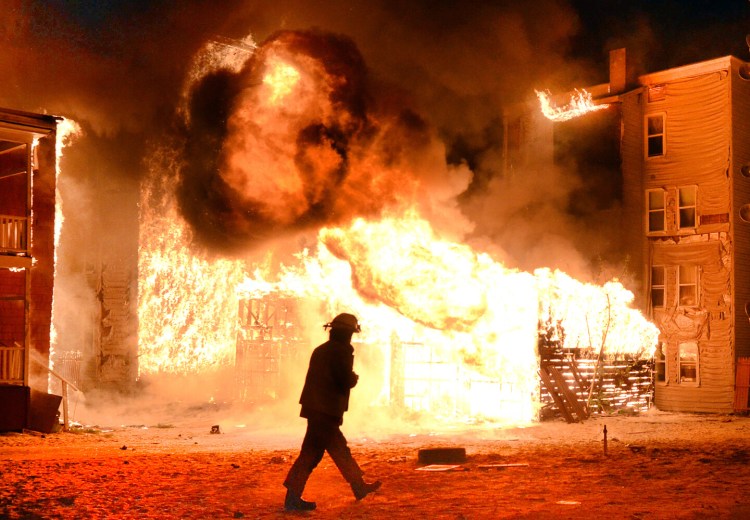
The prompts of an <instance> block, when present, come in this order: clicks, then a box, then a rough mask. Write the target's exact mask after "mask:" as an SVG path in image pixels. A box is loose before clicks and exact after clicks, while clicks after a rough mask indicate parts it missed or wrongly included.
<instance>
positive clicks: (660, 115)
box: [643, 112, 667, 160]
mask: <svg viewBox="0 0 750 520" xmlns="http://www.w3.org/2000/svg"><path fill="white" fill-rule="evenodd" d="M656 118H661V132H659V133H650V131H649V126H650V125H649V121H650V120H652V119H656ZM643 137H644V139H643V155H644V157H645V158H646V160H649V159H655V158H657V157H664V156H666V155H667V113H666V112H655V113H653V114H646V117H645V118H644V120H643ZM657 137H658V138H660V139H661V153H658V154H651V153H650V146H649V143H650V141H651V139H652V138H657Z"/></svg>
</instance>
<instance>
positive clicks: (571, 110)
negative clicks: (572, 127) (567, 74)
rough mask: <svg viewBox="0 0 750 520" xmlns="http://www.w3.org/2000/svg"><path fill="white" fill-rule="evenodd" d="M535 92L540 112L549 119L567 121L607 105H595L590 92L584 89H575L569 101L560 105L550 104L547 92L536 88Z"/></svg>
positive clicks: (550, 100)
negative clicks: (540, 107) (540, 108)
mask: <svg viewBox="0 0 750 520" xmlns="http://www.w3.org/2000/svg"><path fill="white" fill-rule="evenodd" d="M535 92H536V96H537V98H539V103H540V104H541V106H542V113H543V114H544V116H545V117H546V118H547V119H551V120H552V121H568V120H570V119H573V118H574V117H578V116H582V115H584V114H587V113H589V112H594V111H596V110H602V109H604V108H607V107H608V106H609V105H607V104H601V105H595V104H594V102H593V100H592V98H591V94H590V93H589V92H586V91H585V90H575V92H574V94H573V95H571V97H570V102H569V103H568V104H567V105H564V106H562V107H557V106H554V105H553V104H552V99H551V97H550V93H549V92H539V91H538V90H536V91H535Z"/></svg>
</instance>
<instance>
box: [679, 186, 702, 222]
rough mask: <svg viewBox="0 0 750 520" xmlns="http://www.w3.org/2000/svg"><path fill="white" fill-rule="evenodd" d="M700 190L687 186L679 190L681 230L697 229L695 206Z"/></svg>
mask: <svg viewBox="0 0 750 520" xmlns="http://www.w3.org/2000/svg"><path fill="white" fill-rule="evenodd" d="M697 191H698V188H697V187H696V186H687V187H684V188H678V192H679V194H678V205H679V208H678V209H679V212H678V220H677V221H678V226H679V228H680V229H688V228H695V206H696V199H697Z"/></svg>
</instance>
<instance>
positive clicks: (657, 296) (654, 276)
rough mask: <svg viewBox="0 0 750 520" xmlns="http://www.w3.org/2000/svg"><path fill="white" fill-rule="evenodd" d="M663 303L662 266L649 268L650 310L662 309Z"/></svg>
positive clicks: (663, 278) (663, 279) (663, 283)
mask: <svg viewBox="0 0 750 520" xmlns="http://www.w3.org/2000/svg"><path fill="white" fill-rule="evenodd" d="M664 301H665V275H664V266H663V265H655V266H653V267H651V308H653V309H660V308H664Z"/></svg>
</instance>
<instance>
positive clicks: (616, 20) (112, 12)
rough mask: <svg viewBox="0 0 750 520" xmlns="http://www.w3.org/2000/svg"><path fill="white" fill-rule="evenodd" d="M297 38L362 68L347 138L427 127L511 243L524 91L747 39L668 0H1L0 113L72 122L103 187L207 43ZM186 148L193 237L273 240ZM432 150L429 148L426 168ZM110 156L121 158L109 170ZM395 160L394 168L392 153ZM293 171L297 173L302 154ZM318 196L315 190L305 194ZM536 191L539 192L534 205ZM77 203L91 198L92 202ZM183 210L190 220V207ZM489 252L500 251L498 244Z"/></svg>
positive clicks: (209, 97) (162, 129) (339, 145)
mask: <svg viewBox="0 0 750 520" xmlns="http://www.w3.org/2000/svg"><path fill="white" fill-rule="evenodd" d="M311 28H318V29H319V30H320V31H321V32H327V33H333V34H339V35H344V36H346V37H348V38H350V39H351V41H352V42H353V44H354V46H356V50H357V52H358V53H359V54H360V55H361V59H362V61H364V63H366V66H367V69H368V84H369V85H375V87H373V88H371V90H370V92H372V93H375V94H377V96H378V97H377V98H376V99H375V100H367V98H366V97H365V98H362V99H364V110H365V114H364V115H362V114H359V115H357V114H358V112H357V110H355V109H354V108H353V107H349V110H351V111H352V114H353V117H354V118H355V119H357V117H359V118H360V120H363V119H362V118H364V120H365V121H367V123H366V124H365V126H364V127H362V128H361V129H358V130H356V131H355V132H354V135H356V136H357V137H358V138H361V136H363V135H364V134H365V133H366V130H365V129H366V128H367V125H368V124H372V122H371V121H370V118H371V113H370V112H369V111H371V110H376V112H377V113H379V114H380V113H382V112H381V109H380V108H377V109H373V108H372V106H373V105H372V103H375V104H376V105H378V106H385V105H388V104H389V103H393V104H394V105H395V106H397V107H399V108H398V109H390V113H391V114H392V116H391V119H392V121H395V120H396V119H399V118H400V119H403V121H404V122H410V123H411V126H409V125H408V124H398V123H397V122H389V124H390V125H391V126H390V128H392V129H394V130H392V132H391V134H390V135H391V137H390V139H391V140H393V141H396V142H398V141H400V140H401V139H402V138H404V139H407V138H408V139H414V138H415V136H416V138H418V137H419V136H425V135H428V134H429V132H424V131H422V130H420V127H421V126H427V127H428V128H430V129H432V130H431V131H434V132H435V133H436V134H437V136H439V138H440V140H441V141H442V143H444V147H445V150H444V155H445V157H447V159H448V161H449V162H450V163H451V164H453V165H461V164H466V165H468V166H469V167H470V168H471V170H472V173H473V176H472V181H471V184H470V185H469V186H468V188H467V190H466V193H465V194H464V196H463V197H462V198H461V204H462V206H463V208H464V209H465V210H466V212H467V214H470V215H471V216H472V218H473V219H475V220H476V221H477V223H478V224H479V226H478V228H477V231H478V232H479V233H480V234H481V233H482V232H483V231H486V235H487V236H489V237H490V238H491V239H492V240H500V239H501V238H503V237H510V236H512V235H514V234H521V235H522V234H523V230H521V229H519V227H518V226H519V225H521V226H523V225H526V226H529V225H530V224H531V223H530V222H528V221H526V220H525V219H514V224H513V226H512V228H511V227H504V228H502V225H501V223H498V222H497V220H498V219H497V217H498V216H499V215H498V212H493V211H492V209H493V208H497V206H500V205H502V204H504V203H505V202H504V201H505V200H507V197H503V196H502V195H503V191H502V190H505V189H508V186H507V183H506V182H502V179H501V169H500V167H499V166H498V165H499V164H500V161H499V159H500V157H501V143H502V125H501V121H502V117H501V115H502V110H503V107H504V106H506V105H507V104H508V103H513V102H516V101H523V100H526V99H528V98H529V96H530V95H531V94H532V93H533V89H535V88H537V89H539V88H549V89H550V90H552V91H553V92H562V91H567V90H568V89H570V88H572V87H577V86H582V85H583V86H585V85H591V84H596V83H600V82H603V81H606V74H607V65H606V59H607V51H608V50H609V49H611V48H614V47H618V46H627V47H628V55H629V57H630V58H632V59H631V60H630V61H631V66H632V67H638V71H639V72H649V71H654V70H660V69H662V68H665V67H673V66H677V65H681V64H685V63H689V62H691V61H696V60H701V59H708V58H713V57H717V56H720V55H725V54H735V55H737V56H738V57H740V58H743V59H747V58H748V52H747V49H746V45H745V42H744V35H745V34H746V33H747V32H750V20H749V19H748V3H747V2H732V3H729V2H723V3H721V2H720V3H717V2H679V1H677V0H669V1H663V2H654V1H652V0H648V1H647V0H632V1H628V2H614V3H613V2H599V1H595V0H567V1H564V0H539V1H534V2H516V1H493V2H471V1H469V2H467V1H453V0H448V1H444V2H428V1H426V0H406V1H403V2H390V1H386V0H348V1H344V0H331V1H328V2H324V3H320V2H307V1H301V0H277V1H274V2H270V1H260V2H258V1H243V0H228V1H225V2H221V4H220V5H218V4H216V3H215V2H210V1H208V0H183V1H181V2H168V1H163V0H161V1H160V0H156V1H154V0H150V1H145V0H130V1H107V2H66V1H62V0H46V1H41V0H7V1H6V2H4V5H3V17H2V19H0V44H1V45H2V52H0V74H2V77H3V78H4V80H3V84H2V86H0V106H6V107H10V108H16V109H22V110H30V111H35V112H43V113H52V114H56V115H62V116H65V117H69V118H72V119H75V120H77V121H79V122H80V123H82V124H83V125H84V127H85V128H87V132H88V135H93V136H95V137H96V139H94V140H92V141H88V140H87V139H86V138H83V139H80V140H79V141H78V142H77V146H78V147H79V149H80V150H81V155H86V150H85V148H86V147H87V146H94V145H95V144H96V143H99V144H101V143H102V139H104V140H109V141H110V144H111V145H112V146H105V149H116V148H118V147H119V149H120V151H119V152H117V153H113V154H111V155H110V156H106V155H100V156H99V159H100V161H101V164H99V165H97V170H98V171H99V172H101V173H100V174H97V175H99V176H100V177H101V182H103V183H105V184H106V183H107V182H108V180H109V179H110V178H111V177H113V176H126V177H139V176H142V175H143V174H144V172H145V171H146V168H145V167H144V168H140V169H139V168H134V167H133V163H134V159H133V158H136V159H145V156H146V154H147V151H148V146H147V144H148V143H150V142H153V141H158V140H159V139H161V138H162V137H163V136H164V135H165V134H166V133H167V132H168V131H170V130H171V129H170V125H171V124H172V115H173V114H174V111H175V107H176V106H177V104H178V103H179V100H180V95H181V92H182V87H183V85H184V81H185V76H186V73H187V71H188V69H189V67H190V63H191V60H192V58H193V56H194V55H195V53H196V52H197V51H198V50H199V49H200V48H201V47H202V46H203V45H204V44H205V42H206V41H208V40H210V39H211V38H213V37H215V36H226V37H230V38H236V39H241V38H243V37H245V36H246V35H247V34H252V35H253V37H254V38H255V39H256V41H259V42H262V41H265V40H266V39H268V38H269V37H271V35H273V34H275V33H277V32H278V31H279V30H288V31H294V30H302V31H307V30H310V29H311ZM220 76H221V75H219V77H216V78H213V79H212V80H209V79H207V80H206V81H207V83H210V82H211V81H213V82H214V86H211V85H208V84H205V85H202V86H201V89H202V90H201V91H198V90H196V91H195V92H194V96H193V109H194V111H195V113H196V114H198V113H199V112H200V111H201V110H203V114H204V119H201V118H200V117H197V120H196V122H195V125H196V126H195V127H194V128H198V126H197V125H202V128H201V129H200V131H201V132H204V136H205V138H206V145H207V147H208V148H209V149H210V147H211V146H213V147H214V148H217V147H219V143H221V142H222V141H223V139H224V137H225V136H224V135H223V134H222V132H225V131H226V129H224V130H222V124H223V123H219V124H216V121H215V120H212V118H214V119H217V118H218V116H217V115H216V114H214V115H211V114H208V113H206V112H207V111H208V110H207V109H206V107H203V108H202V109H201V108H200V107H197V106H196V105H197V104H200V103H209V102H211V103H217V104H216V106H215V107H214V109H215V110H216V111H217V113H218V114H221V113H222V110H229V109H230V108H231V106H227V105H226V103H228V100H230V99H232V98H233V96H236V95H237V94H236V93H233V92H232V89H235V88H241V87H240V85H235V84H234V83H235V79H234V78H229V77H223V78H222V77H220ZM222 83H223V85H221V84H222ZM380 85H388V89H381V88H379V86H380ZM222 89H228V91H227V92H225V94H222V95H223V96H224V98H225V101H224V105H222V102H221V101H220V100H219V101H217V100H216V98H217V97H219V98H220V97H221V96H219V95H218V94H217V92H220V91H221V90H222ZM350 92H352V93H353V92H361V91H360V90H358V89H352V90H351V91H350ZM384 92H387V93H388V95H387V97H384V96H383V94H384ZM397 93H398V94H397ZM403 100H405V102H402V101H403ZM403 106H409V107H411V112H403V111H401V107H403ZM386 112H388V111H386ZM375 123H376V124H379V125H381V126H382V125H383V122H382V121H375ZM396 128H397V129H398V130H396ZM347 131H349V130H347ZM343 135H344V136H346V139H344V138H342V136H341V135H339V134H336V132H334V131H333V129H332V128H329V127H326V128H325V129H324V128H318V129H317V130H316V129H315V128H314V127H311V128H310V129H308V130H307V133H305V134H304V137H303V141H304V140H306V142H305V146H304V147H303V148H308V149H309V148H315V144H316V142H317V143H320V142H323V141H326V142H331V143H335V144H334V146H333V148H332V149H333V150H334V151H336V154H337V155H339V156H340V157H342V156H343V153H344V152H347V153H348V152H349V150H350V149H351V146H352V145H351V137H350V136H349V134H347V133H346V132H344V134H343ZM123 136H124V137H126V138H127V139H126V140H125V141H123V139H122V138H123ZM427 139H432V137H427ZM433 144H434V143H432V142H431V144H430V146H429V147H430V149H431V150H432V149H433V148H434V146H433ZM187 150H188V151H189V154H190V155H189V156H188V157H187V159H188V160H189V162H190V163H194V162H196V161H197V162H200V161H209V164H205V165H204V166H205V167H201V168H197V167H196V168H195V170H194V171H193V174H194V177H195V178H194V179H191V181H190V182H187V183H184V184H183V185H182V186H181V189H182V192H181V193H182V200H183V207H184V208H185V211H186V214H188V215H190V219H191V221H192V222H194V223H195V225H196V229H197V230H198V232H199V234H201V235H202V236H205V237H213V236H216V237H221V235H222V234H224V235H226V234H227V232H228V230H237V231H238V233H239V234H240V235H242V234H243V233H244V235H245V236H246V237H248V238H249V239H254V238H258V233H260V232H261V231H262V233H261V234H267V233H271V234H273V233H275V232H276V231H277V230H276V229H275V228H274V227H273V225H270V224H269V225H268V226H261V227H262V230H261V229H260V228H259V226H255V225H252V224H249V223H248V220H247V217H248V214H243V215H238V214H237V209H238V208H239V207H242V205H241V204H238V201H237V200H236V199H235V198H233V197H232V194H231V193H230V191H229V189H228V186H227V185H226V180H224V179H222V178H221V177H218V178H217V177H216V176H211V175H208V174H206V172H207V171H209V169H210V168H213V167H221V164H218V163H217V164H211V163H210V161H211V159H210V157H211V156H212V157H213V158H214V159H213V160H214V161H219V159H220V156H221V151H220V149H219V150H217V149H215V150H214V152H215V153H213V155H211V154H209V157H208V158H207V157H206V156H205V155H204V153H203V151H199V150H197V147H195V146H188V148H187ZM436 153H438V152H436V151H434V150H432V153H431V155H430V156H431V157H434V156H435V154H436ZM123 157H128V159H127V160H125V161H124V162H123ZM400 157H401V159H402V160H404V161H406V160H407V159H406V157H405V155H404V154H401V156H400ZM408 160H412V161H413V160H415V159H408ZM135 162H137V161H135ZM141 162H142V161H141ZM298 162H299V163H300V164H301V165H303V164H304V162H305V156H304V155H301V156H300V157H299V158H298ZM349 163H350V158H349V157H348V156H347V157H346V161H343V162H342V169H336V168H334V169H333V178H334V180H335V179H336V178H337V177H340V176H341V175H342V174H344V173H346V172H347V171H348V170H346V168H347V167H348V168H349V170H351V165H350V164H349ZM422 166H424V165H422ZM302 170H304V167H303V168H302ZM84 174H86V172H84V171H82V172H81V175H84ZM349 174H350V173H349ZM89 175H90V174H89ZM581 180H582V182H586V179H585V178H584V179H581ZM431 181H432V179H429V180H428V181H426V182H431ZM334 184H335V182H334ZM594 184H596V182H594ZM567 189H569V190H574V189H576V188H575V186H572V187H568V188H567ZM498 190H500V191H498ZM323 193H329V191H326V190H323V192H322V193H321V194H319V195H321V196H322V194H323ZM545 193H546V190H541V191H540V196H543V195H542V194H545ZM207 194H210V195H208V196H207ZM571 195H572V191H568V192H565V191H563V192H562V193H561V196H560V198H559V199H558V197H554V200H556V201H557V200H560V203H559V204H556V205H555V208H554V209H555V210H556V211H557V213H559V214H561V215H562V216H563V219H567V225H566V226H563V227H564V228H565V229H566V230H574V229H576V227H580V226H577V225H576V224H577V222H576V220H575V219H572V220H571V219H570V218H569V216H568V215H566V209H567V207H568V204H567V202H566V201H565V199H566V198H570V196H571ZM87 196H88V200H92V199H94V198H95V194H93V193H91V194H87ZM309 197H310V198H311V200H319V201H320V202H321V204H320V205H319V207H322V205H325V204H327V203H328V200H327V199H325V197H323V198H319V199H316V195H315V194H314V193H310V194H309ZM524 198H528V199H531V200H530V201H529V203H530V204H529V207H533V206H534V205H535V204H544V203H545V200H543V199H540V198H539V197H536V198H535V196H534V193H533V190H532V192H531V193H526V194H524ZM191 200H193V201H195V204H196V205H197V207H198V208H200V209H196V208H192V207H190V206H191V205H192V204H193V203H192V202H191ZM73 204H74V203H73ZM370 210H372V211H375V210H376V208H370ZM201 212H203V214H202V215H200V213H201ZM503 214H505V213H503V212H500V215H503ZM225 217H227V218H228V219H229V223H226V222H224V218H225ZM549 218H553V219H554V217H549ZM549 218H545V219H543V220H545V221H547V220H549ZM325 219H326V217H324V216H322V211H321V210H318V211H316V210H314V209H310V210H309V211H307V212H306V213H304V216H303V217H301V218H299V219H295V221H294V222H295V225H297V224H299V225H304V224H305V222H307V223H309V224H310V225H313V224H314V223H315V222H321V221H324V220H325ZM94 222H95V219H94V220H92V222H91V223H90V224H89V225H93V223H94ZM488 223H489V224H490V225H487V224H488ZM519 223H520V224H519ZM243 226H244V227H243ZM500 228H502V229H500ZM217 230H218V231H217ZM94 232H96V230H94ZM83 234H85V233H83ZM217 240H220V239H218V238H217ZM504 247H509V248H512V247H513V246H512V241H511V243H509V244H505V245H504ZM521 249H522V248H521Z"/></svg>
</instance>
